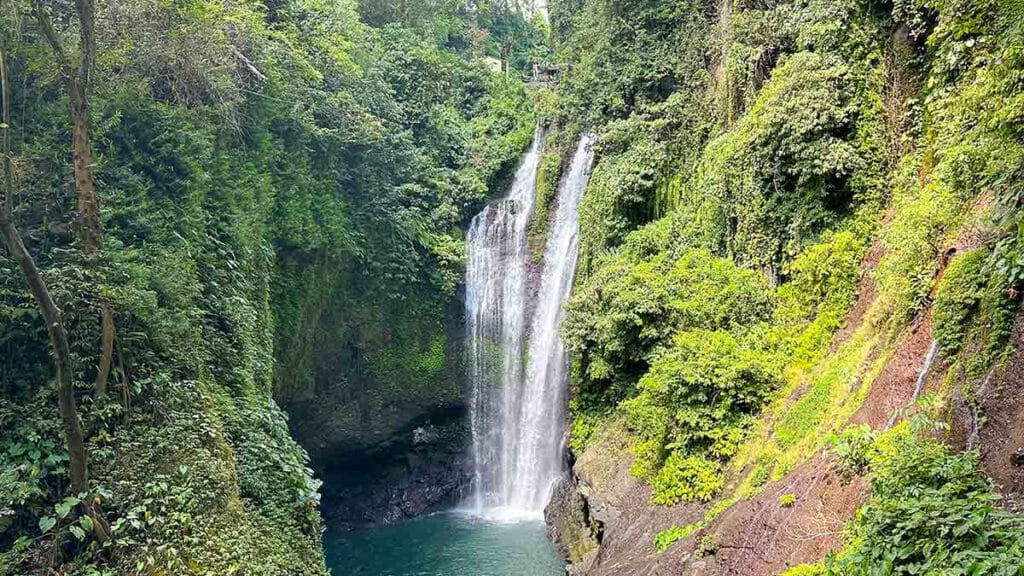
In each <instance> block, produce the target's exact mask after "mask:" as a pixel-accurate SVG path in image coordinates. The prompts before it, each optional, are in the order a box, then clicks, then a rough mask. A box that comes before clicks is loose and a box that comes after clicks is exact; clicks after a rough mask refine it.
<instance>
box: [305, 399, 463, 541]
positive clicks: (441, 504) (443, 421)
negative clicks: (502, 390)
mask: <svg viewBox="0 0 1024 576" xmlns="http://www.w3.org/2000/svg"><path fill="white" fill-rule="evenodd" d="M467 442H468V431H467V429H466V424H465V411H464V410H452V411H443V412H442V413H435V414H432V415H430V416H429V417H427V418H425V419H424V420H423V421H420V422H416V423H414V425H411V426H410V427H408V428H407V429H405V430H402V431H401V432H400V433H397V434H395V435H394V436H393V437H391V438H389V439H388V441H386V442H384V443H382V444H380V445H377V446H374V447H372V448H371V449H368V450H359V451H353V452H349V453H345V454H340V455H338V456H337V457H336V458H334V459H331V460H329V461H325V462H321V466H320V467H318V468H319V469H318V470H317V472H318V473H319V475H320V476H321V477H322V478H324V479H325V483H324V487H323V488H322V490H321V491H322V493H323V505H322V510H323V514H324V516H325V518H326V519H327V521H328V523H329V524H331V525H332V527H335V526H336V527H339V528H341V529H345V528H357V527H361V526H371V525H379V524H388V523H392V522H397V521H401V520H405V519H408V518H413V517H416V516H422V515H424V514H429V513H432V512H436V511H438V510H441V509H444V508H448V507H451V506H453V505H455V504H456V503H457V502H458V501H459V500H460V499H461V498H462V495H463V494H464V493H466V491H468V487H469V485H470V483H471V481H472V460H471V458H470V457H469V455H468V452H467Z"/></svg>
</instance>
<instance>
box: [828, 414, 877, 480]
mask: <svg viewBox="0 0 1024 576" xmlns="http://www.w3.org/2000/svg"><path fill="white" fill-rule="evenodd" d="M876 439H877V435H876V434H875V431H874V430H873V429H872V428H871V426H868V425H867V424H854V425H851V426H847V427H846V428H843V431H842V432H841V433H840V434H839V435H838V436H835V435H833V437H832V449H833V451H834V452H835V455H836V458H838V459H839V464H840V466H841V467H842V470H843V473H844V474H845V475H847V476H859V475H861V474H864V473H865V472H867V470H868V466H869V465H870V464H871V457H872V450H873V448H874V444H875V440H876Z"/></svg>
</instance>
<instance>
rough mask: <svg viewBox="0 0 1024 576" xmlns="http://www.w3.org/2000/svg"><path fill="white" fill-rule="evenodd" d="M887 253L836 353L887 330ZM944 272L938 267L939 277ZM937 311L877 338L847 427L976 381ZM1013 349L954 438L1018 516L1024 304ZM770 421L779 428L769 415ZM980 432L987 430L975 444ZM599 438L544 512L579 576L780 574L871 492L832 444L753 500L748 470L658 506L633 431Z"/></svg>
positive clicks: (822, 544)
mask: <svg viewBox="0 0 1024 576" xmlns="http://www.w3.org/2000/svg"><path fill="white" fill-rule="evenodd" d="M959 248H960V249H963V248H965V247H964V246H962V245H961V246H959ZM954 250H955V248H951V249H950V250H949V251H948V253H950V254H951V253H953V252H954ZM879 256H880V255H879V253H878V248H877V247H876V249H874V250H872V251H871V252H870V253H869V256H868V258H867V259H866V260H865V263H864V266H865V273H864V278H863V280H862V281H861V284H860V287H859V290H858V293H859V296H858V303H857V305H856V306H855V307H854V308H853V309H852V310H851V312H850V314H849V317H848V319H847V323H846V327H845V328H844V329H843V330H841V331H840V332H838V333H837V334H836V336H835V338H834V341H833V345H832V349H833V350H835V349H836V348H837V347H839V346H842V345H843V344H844V343H846V341H847V340H849V339H850V338H855V337H856V335H857V334H863V333H869V332H875V331H877V330H880V329H879V328H877V327H876V325H877V318H873V317H872V315H871V314H870V311H871V310H872V305H873V304H875V302H876V300H877V298H878V294H877V292H876V289H875V286H874V282H873V280H872V276H873V273H874V267H875V266H876V265H877V263H878V259H879ZM945 262H946V261H945V259H944V260H943V262H941V263H940V266H944V264H945ZM941 274H942V270H941V269H940V270H939V271H938V272H937V274H936V282H937V281H938V280H939V279H941ZM932 314H933V311H932V310H931V308H926V309H924V310H922V311H921V313H920V314H919V316H918V318H917V320H915V321H914V322H913V323H911V325H910V326H909V327H908V328H906V329H905V330H903V331H902V332H900V333H899V334H896V335H894V336H893V337H892V339H891V341H892V342H894V343H893V344H891V345H885V344H884V342H886V341H888V340H887V339H886V338H882V339H880V340H879V342H881V344H879V345H877V346H875V347H874V349H873V351H872V352H871V355H870V357H869V358H868V359H867V360H866V364H868V365H870V364H874V365H877V366H879V367H880V368H879V370H878V371H877V374H876V375H874V376H869V377H870V378H872V380H871V382H870V385H869V386H868V388H867V389H866V390H865V391H864V393H863V395H862V396H863V401H862V403H861V404H860V405H859V406H858V407H857V408H856V411H855V412H853V414H852V416H851V417H850V418H849V420H848V421H847V422H846V423H839V426H840V427H842V426H845V425H846V424H867V425H869V426H871V427H872V428H874V429H876V430H885V429H887V428H889V427H891V426H892V425H893V423H894V420H898V419H899V418H902V417H905V416H906V415H908V414H909V413H910V412H908V411H907V410H908V409H910V408H911V407H912V406H913V403H914V401H915V400H916V398H915V396H921V395H928V394H936V395H947V396H949V397H950V398H958V397H962V396H963V395H964V394H965V393H966V392H965V391H966V390H967V388H965V387H969V386H970V385H972V382H970V381H967V380H964V379H962V378H957V377H956V376H955V374H953V373H952V372H950V370H949V368H950V361H951V360H952V359H949V358H943V357H941V355H939V356H938V357H937V358H934V359H933V360H934V361H930V360H932V359H931V358H930V356H932V355H934V349H933V346H934V338H933V332H932ZM1008 346H1009V350H1010V352H1009V353H1008V356H1007V357H1006V358H1005V360H1004V361H1003V362H1002V363H1000V364H999V365H998V366H995V367H993V368H992V369H990V370H989V372H988V374H987V376H986V377H985V378H984V379H983V380H982V382H983V384H982V386H981V388H980V390H978V391H977V395H978V402H979V405H978V408H977V409H976V411H974V412H972V411H970V410H966V409H963V408H961V406H962V405H961V404H960V403H959V402H960V400H951V401H950V405H951V406H956V407H953V408H950V409H949V410H948V412H947V414H948V416H947V418H948V420H949V424H950V425H951V429H950V432H949V433H948V435H949V438H948V440H949V442H950V443H951V444H952V445H954V446H960V447H967V444H968V442H973V444H972V445H971V446H970V447H972V448H976V449H978V450H979V451H980V455H981V464H982V469H983V471H984V473H985V474H986V475H988V477H989V478H990V479H991V481H992V483H993V485H994V486H995V487H996V489H997V491H998V492H999V493H1000V495H1001V497H1002V499H1003V500H1002V505H1003V506H1004V507H1006V508H1009V509H1011V510H1018V511H1019V510H1020V509H1021V507H1022V503H1024V496H1022V494H1024V488H1022V487H1024V466H1021V465H1019V464H1016V458H1017V455H1018V454H1019V453H1020V451H1021V447H1022V446H1024V426H1022V424H1021V422H1024V401H1021V400H1020V398H1021V394H1020V390H1021V386H1024V376H1022V374H1024V368H1022V367H1024V305H1022V306H1018V309H1017V313H1016V320H1015V322H1014V328H1013V332H1012V335H1011V337H1010V339H1009V343H1008ZM826 362H827V359H826ZM864 376H867V373H865V374H862V375H861V376H859V378H863V377H864ZM852 384H853V385H854V386H856V385H857V381H856V380H855V381H854V382H852ZM973 384H974V385H977V384H978V383H977V382H974V383H973ZM915 393H917V394H915ZM764 419H765V420H767V421H769V425H770V420H771V416H765V417H764ZM974 425H977V426H978V429H977V432H976V435H975V438H974V439H973V440H972V439H971V438H970V436H971V434H972V426H974ZM623 426H624V424H623ZM599 434H600V436H599V437H597V438H596V439H594V440H592V442H591V443H590V444H589V445H588V446H587V448H586V450H584V451H583V453H582V454H578V455H574V456H573V458H574V459H575V461H574V462H573V466H572V468H571V472H570V474H569V475H567V477H566V478H565V479H564V480H563V482H562V484H561V485H560V486H559V488H558V489H557V490H556V493H555V495H554V497H553V499H552V502H551V504H550V505H549V507H548V509H547V511H546V517H547V522H548V525H549V531H550V534H551V536H552V538H553V539H554V540H555V541H556V542H557V544H558V546H559V549H560V551H561V553H562V554H563V556H564V557H565V558H566V559H567V560H568V561H570V566H569V569H568V573H569V574H570V575H571V576H617V575H627V574H628V575H630V576H670V575H671V576H679V575H684V574H692V575H698V574H700V575H735V576H772V575H775V574H779V573H781V572H784V571H786V570H787V569H789V568H791V567H794V566H797V565H800V564H814V563H817V562H819V561H821V560H822V558H824V557H825V556H826V555H827V554H829V553H830V552H835V551H839V550H841V549H842V547H843V530H844V527H845V526H846V525H847V523H848V522H849V521H850V520H851V519H853V517H854V514H855V513H856V511H857V509H858V508H859V507H860V506H861V505H862V504H863V503H864V501H865V500H866V498H867V496H868V494H869V485H868V482H867V478H866V477H863V476H853V477H851V476H849V475H848V474H844V473H843V471H842V470H841V469H840V466H839V465H838V463H837V462H836V458H835V455H834V453H833V452H832V451H831V450H830V449H829V448H828V447H827V446H826V447H823V448H820V449H818V450H817V451H816V452H815V453H814V454H813V456H811V457H810V458H808V459H807V460H806V461H804V462H803V463H802V464H800V465H799V466H797V467H796V468H795V469H794V470H792V471H791V472H789V473H787V474H786V475H785V476H783V477H782V478H780V479H778V480H775V481H771V482H769V483H768V484H766V485H765V486H764V487H763V489H761V490H760V491H758V492H757V493H756V495H754V496H752V497H749V498H738V499H737V498H726V497H725V495H727V494H729V493H730V491H731V490H733V489H735V488H736V487H737V485H738V484H739V483H740V482H742V479H743V477H744V476H746V475H748V474H749V473H750V469H749V468H734V469H732V470H731V474H730V477H729V479H728V481H727V484H726V488H725V490H723V496H722V497H721V498H719V499H717V500H716V501H714V502H712V503H710V504H693V503H691V504H681V505H677V506H673V507H665V506H658V505H654V504H652V503H651V499H652V496H653V491H652V489H651V487H650V486H648V485H647V484H645V483H644V482H642V481H641V480H639V479H637V478H635V477H634V476H632V475H631V474H630V466H631V465H632V463H633V453H632V447H631V446H630V444H629V442H628V441H626V440H624V439H625V438H628V437H629V434H628V433H627V432H626V431H625V430H624V429H623V428H622V427H621V426H619V425H611V426H608V427H606V428H605V429H604V430H603V431H602V432H600V433H599ZM784 495H793V496H795V498H796V501H795V503H794V504H792V505H788V506H782V505H780V498H782V497H783V496H784ZM709 518H710V519H709ZM694 523H703V525H702V527H701V528H700V529H699V530H697V531H696V532H695V533H694V534H693V535H692V536H689V537H687V538H684V539H682V540H681V541H680V542H679V543H677V544H675V545H674V546H671V547H669V548H668V549H667V550H666V551H664V552H659V551H658V550H656V548H655V544H654V541H655V537H656V536H657V535H658V534H659V533H661V532H662V531H663V530H665V529H666V528H668V527H670V526H673V525H675V526H686V525H691V524H694Z"/></svg>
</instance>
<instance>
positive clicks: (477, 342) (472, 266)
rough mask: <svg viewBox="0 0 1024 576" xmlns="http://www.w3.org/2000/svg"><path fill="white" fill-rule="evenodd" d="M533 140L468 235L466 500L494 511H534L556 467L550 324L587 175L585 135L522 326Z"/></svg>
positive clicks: (567, 272) (559, 396) (570, 257)
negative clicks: (469, 454) (470, 473)
mask: <svg viewBox="0 0 1024 576" xmlns="http://www.w3.org/2000/svg"><path fill="white" fill-rule="evenodd" d="M542 140H543V135H542V134H540V133H539V132H538V134H537V137H536V138H535V141H534V144H533V147H532V148H531V149H530V151H529V152H528V153H527V154H526V157H525V158H524V160H523V163H522V165H521V166H520V168H519V171H518V172H517V173H516V177H515V181H514V183H513V184H512V187H511V189H510V191H509V194H508V195H507V196H506V197H505V198H504V199H502V200H499V201H497V202H494V203H492V204H490V205H489V206H488V207H487V208H485V209H484V211H483V212H481V213H480V214H478V215H477V216H476V217H475V218H474V219H473V222H472V224H471V225H470V230H469V235H468V244H469V264H468V267H467V277H466V318H467V320H466V324H467V340H468V364H469V377H470V384H471V389H472V395H473V397H472V402H471V412H472V414H471V427H472V432H473V458H474V465H475V478H474V487H473V500H472V503H471V504H472V506H473V508H474V510H475V512H476V513H477V514H481V515H487V516H496V517H499V518H510V519H518V518H534V517H536V518H539V517H541V515H542V514H543V510H544V506H545V505H546V504H547V501H548V499H549V498H550V496H551V489H552V486H553V484H554V482H555V480H557V478H558V476H559V475H560V474H561V471H562V454H561V441H562V435H563V421H564V409H563V404H564V400H565V399H564V393H565V387H566V386H565V384H566V372H567V365H568V359H567V357H566V354H565V350H564V348H563V347H562V342H561V339H560V337H559V327H560V325H561V321H562V317H563V315H564V314H563V310H562V305H563V304H564V303H565V301H566V299H567V298H568V297H569V293H570V290H571V289H572V280H573V275H574V273H575V269H576V255H577V236H578V230H579V219H578V207H579V202H580V199H581V198H582V196H583V192H584V191H585V190H586V187H587V182H588V179H589V173H590V165H591V163H592V159H593V155H592V153H591V150H590V148H591V144H592V140H593V139H592V138H591V137H589V136H585V137H583V138H582V139H581V140H580V143H579V146H578V147H577V150H576V152H575V154H574V156H573V159H572V163H571V165H570V167H569V172H568V174H567V176H566V178H565V179H564V181H563V183H562V186H561V187H560V188H559V191H558V199H557V201H558V208H557V210H556V213H555V217H554V219H553V220H552V222H551V226H550V230H549V233H548V239H547V245H546V247H545V251H544V270H543V273H542V274H541V282H540V287H539V290H538V292H537V294H536V297H535V298H532V299H531V300H532V303H533V304H534V306H533V316H532V318H531V322H530V324H529V330H527V329H526V328H527V324H526V310H527V308H528V307H527V296H528V295H527V285H526V284H527V283H526V269H527V266H526V259H527V256H528V255H527V250H526V245H527V228H528V225H529V221H530V218H531V217H532V215H533V197H534V194H535V190H534V189H535V186H536V176H537V165H538V161H539V157H540V153H541V147H542ZM527 334H529V336H530V341H529V347H528V348H527V346H526V336H527Z"/></svg>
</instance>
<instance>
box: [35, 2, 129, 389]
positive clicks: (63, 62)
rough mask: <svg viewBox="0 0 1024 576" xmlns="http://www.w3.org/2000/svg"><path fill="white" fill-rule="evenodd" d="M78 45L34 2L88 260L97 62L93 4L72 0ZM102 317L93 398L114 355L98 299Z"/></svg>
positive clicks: (94, 212)
mask: <svg viewBox="0 0 1024 576" xmlns="http://www.w3.org/2000/svg"><path fill="white" fill-rule="evenodd" d="M75 12H76V14H77V16H78V33H79V45H78V51H77V53H76V54H74V55H69V54H68V53H67V52H66V51H65V49H64V46H63V43H62V42H61V39H60V37H59V36H58V34H57V31H56V30H55V29H54V27H53V20H52V19H51V17H50V14H49V11H48V10H47V9H46V6H45V5H44V0H32V13H33V15H34V16H35V19H36V21H37V22H38V24H39V28H40V29H41V30H42V33H43V36H44V37H45V38H46V41H47V42H48V43H49V44H50V48H51V49H52V50H53V55H54V58H55V59H56V60H57V65H58V67H59V68H60V72H61V75H62V76H63V77H64V80H65V82H66V83H67V90H68V105H69V108H70V113H71V124H72V152H73V159H74V160H73V162H74V169H75V199H76V204H77V210H78V238H79V244H80V248H81V250H82V253H83V254H84V255H85V256H86V257H87V258H89V259H91V260H94V259H96V258H98V257H99V255H100V251H101V250H102V249H103V230H102V224H101V222H100V204H99V199H98V197H97V196H96V180H95V178H94V177H93V173H92V163H93V157H92V140H91V137H90V129H89V91H90V78H91V75H92V69H93V64H94V63H95V61H96V34H95V25H96V3H95V0H76V1H75ZM100 308H101V315H102V340H101V348H102V353H101V356H100V364H99V369H98V370H97V373H96V386H95V388H96V395H97V397H102V396H103V395H105V394H106V390H107V379H108V377H109V376H110V367H111V362H112V358H113V353H114V336H115V330H114V313H113V311H112V310H111V307H110V302H108V301H107V299H106V298H105V297H103V296H102V295H101V296H100Z"/></svg>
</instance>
